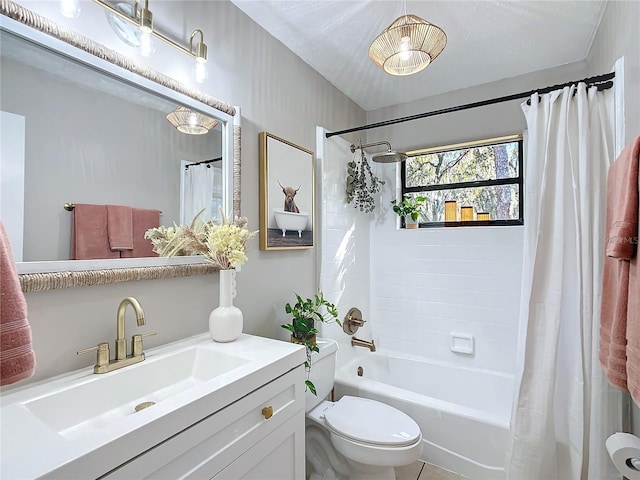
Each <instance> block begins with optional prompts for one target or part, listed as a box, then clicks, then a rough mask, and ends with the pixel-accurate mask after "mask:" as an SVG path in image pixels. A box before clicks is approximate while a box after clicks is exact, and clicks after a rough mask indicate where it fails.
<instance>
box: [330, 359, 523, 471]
mask: <svg viewBox="0 0 640 480" xmlns="http://www.w3.org/2000/svg"><path fill="white" fill-rule="evenodd" d="M358 367H362V369H363V376H362V377H360V376H358V374H357V370H358ZM513 384H514V379H513V376H510V375H502V374H497V373H493V372H488V371H484V370H478V369H467V368H460V367H454V366H451V365H448V364H444V363H435V362H431V361H428V360H424V359H420V358H409V357H402V356H399V355H398V354H396V353H394V352H384V351H382V352H380V351H378V352H375V353H368V352H366V353H365V354H364V355H362V356H360V357H357V358H355V359H354V360H352V361H351V362H349V363H348V364H346V365H345V366H343V367H341V368H339V369H338V370H337V372H336V382H335V394H336V399H338V398H340V397H342V396H343V395H356V396H360V397H365V398H371V399H374V400H379V401H381V402H384V403H387V404H388V405H392V406H394V407H396V408H398V409H399V410H402V411H403V412H405V413H406V414H407V415H409V416H410V417H412V418H413V419H414V420H415V421H416V422H417V423H418V425H420V429H421V430H422V435H423V437H424V448H423V452H422V460H424V461H426V462H429V463H432V464H434V465H437V466H439V467H442V468H444V469H447V470H451V471H453V472H457V473H460V474H462V475H464V476H467V477H469V478H470V479H472V480H483V479H486V480H497V479H503V478H504V462H505V455H506V451H507V447H508V441H509V420H510V416H511V402H512V397H513Z"/></svg>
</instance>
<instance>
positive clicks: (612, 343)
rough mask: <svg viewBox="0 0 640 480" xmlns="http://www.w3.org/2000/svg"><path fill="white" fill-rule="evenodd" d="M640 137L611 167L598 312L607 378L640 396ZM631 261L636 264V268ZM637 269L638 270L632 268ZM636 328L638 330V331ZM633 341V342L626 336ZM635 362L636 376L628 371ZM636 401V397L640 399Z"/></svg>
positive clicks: (603, 366)
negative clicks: (639, 250)
mask: <svg viewBox="0 0 640 480" xmlns="http://www.w3.org/2000/svg"><path fill="white" fill-rule="evenodd" d="M639 155H640V137H638V138H637V139H636V140H635V141H634V142H632V143H631V144H629V145H628V146H627V147H626V148H625V149H624V150H623V151H622V153H620V156H619V157H618V158H617V159H616V161H615V162H613V164H612V165H611V167H610V168H609V174H608V178H607V210H606V218H605V234H606V237H607V240H606V245H605V254H606V255H605V259H604V270H603V280H602V305H601V311H600V363H601V364H602V368H603V369H604V371H605V372H606V374H607V378H608V379H609V382H610V383H611V384H612V385H614V386H615V387H617V388H619V389H621V390H627V389H635V390H636V392H637V393H636V395H637V396H638V399H639V400H640V365H638V364H637V363H636V364H635V366H633V361H631V358H629V354H630V353H631V356H632V357H633V358H635V361H640V337H639V335H640V325H638V323H639V322H640V305H638V295H640V292H639V291H638V283H637V280H636V284H635V287H633V288H632V282H631V281H630V278H631V277H632V276H635V278H637V274H638V272H637V242H638V165H639V164H638V156H639ZM632 259H634V260H635V262H634V263H635V267H634V268H632ZM633 269H635V273H633V274H632V273H631V270H633ZM634 332H635V333H634ZM628 339H630V341H629V340H628ZM630 365H631V366H632V370H633V375H631V372H630V371H629V366H630ZM636 401H637V400H636Z"/></svg>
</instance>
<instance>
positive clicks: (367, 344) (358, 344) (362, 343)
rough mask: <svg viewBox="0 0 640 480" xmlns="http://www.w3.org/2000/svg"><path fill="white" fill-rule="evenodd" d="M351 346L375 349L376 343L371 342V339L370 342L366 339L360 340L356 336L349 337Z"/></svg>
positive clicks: (373, 350)
mask: <svg viewBox="0 0 640 480" xmlns="http://www.w3.org/2000/svg"><path fill="white" fill-rule="evenodd" d="M351 346H352V347H367V348H368V349H369V350H370V351H372V352H375V351H376V344H375V343H374V342H373V339H372V340H371V341H370V342H367V341H366V340H360V339H359V338H356V337H351Z"/></svg>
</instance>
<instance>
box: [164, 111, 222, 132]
mask: <svg viewBox="0 0 640 480" xmlns="http://www.w3.org/2000/svg"><path fill="white" fill-rule="evenodd" d="M166 118H167V120H169V123H171V125H173V126H174V127H176V128H177V129H178V131H179V132H182V133H186V134H188V135H204V134H205V133H209V131H211V129H213V128H215V126H216V125H218V121H217V120H214V119H213V118H211V117H207V116H206V115H203V114H202V113H199V112H194V111H193V110H189V109H188V108H187V107H182V106H180V107H177V108H176V109H175V110H174V111H173V112H169V113H168V114H167V117H166Z"/></svg>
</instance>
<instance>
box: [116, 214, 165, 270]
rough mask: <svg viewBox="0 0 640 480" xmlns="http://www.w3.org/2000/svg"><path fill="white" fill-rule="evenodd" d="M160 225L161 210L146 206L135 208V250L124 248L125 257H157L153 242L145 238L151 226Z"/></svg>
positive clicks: (123, 255) (123, 254)
mask: <svg viewBox="0 0 640 480" xmlns="http://www.w3.org/2000/svg"><path fill="white" fill-rule="evenodd" d="M159 226H160V210H152V209H145V208H134V209H133V250H124V251H123V252H122V254H121V256H122V257H123V258H125V257H126V258H129V257H157V256H158V254H157V253H155V252H154V251H153V244H152V243H151V241H150V240H148V239H146V238H144V234H145V232H146V231H147V230H149V229H150V228H156V227H159Z"/></svg>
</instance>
